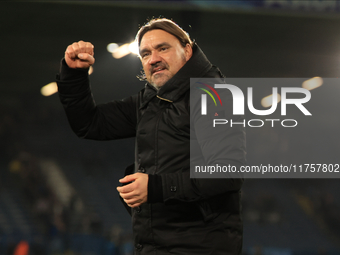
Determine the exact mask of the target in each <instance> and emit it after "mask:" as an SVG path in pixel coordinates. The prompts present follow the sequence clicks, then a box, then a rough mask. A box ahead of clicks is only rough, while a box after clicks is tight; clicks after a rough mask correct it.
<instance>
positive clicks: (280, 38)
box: [0, 0, 340, 255]
mask: <svg viewBox="0 0 340 255" xmlns="http://www.w3.org/2000/svg"><path fill="white" fill-rule="evenodd" d="M153 17H166V18H171V19H173V20H174V21H175V22H176V23H178V24H179V25H180V26H181V27H182V28H183V29H184V30H186V31H187V32H188V33H189V34H190V36H191V38H193V39H195V40H196V42H197V43H198V44H199V46H200V47H201V48H202V50H203V51H204V52H205V54H206V55H207V56H208V58H209V60H210V61H211V62H212V63H213V64H215V65H217V66H219V68H220V69H221V70H222V72H223V73H224V74H225V75H226V76H227V77H235V78H259V77H261V78H265V77H270V78H297V77H299V78H301V77H303V78H306V80H308V79H311V78H313V77H322V78H337V77H338V76H339V73H340V33H339V31H340V1H338V0H301V1H293V0H280V1H278V0H262V1H250V0H249V1H247V0H240V1H209V2H208V1H189V0H188V1H184V0H183V1H143V2H138V1H124V2H123V1H105V2H104V1H53V2H48V1H38V2H31V1H25V2H24V1H22V2H15V1H8V2H1V3H0V21H1V22H0V29H1V30H0V31H1V35H0V38H1V40H0V44H1V49H2V52H1V61H0V70H1V71H0V72H1V81H0V144H1V146H0V254H21V255H23V254H30V255H33V254H37V255H38V254H87V255H90V254H91V255H92V254H98V255H101V254H103V255H104V254H105V255H106V254H114V255H116V254H120V255H122V254H123V255H127V254H132V252H133V244H132V239H131V223H130V217H129V216H128V213H127V212H126V211H125V209H124V207H123V205H122V204H121V203H120V201H119V198H118V194H117V191H116V186H118V185H119V183H118V179H119V178H121V177H122V176H123V173H124V168H125V166H127V165H129V164H130V163H132V162H133V151H134V148H133V146H134V140H133V139H128V140H119V141H110V142H97V141H84V140H81V139H79V138H77V137H76V136H75V135H74V134H73V133H72V131H71V129H70V127H69V125H68V123H67V120H66V116H65V114H64V112H63V109H62V106H61V104H60V103H59V98H58V95H57V93H55V94H53V86H54V85H53V84H52V85H50V87H51V88H52V92H48V93H47V94H51V95H50V96H44V95H43V94H42V91H41V89H42V87H43V86H45V85H47V84H49V83H51V82H54V81H55V75H56V74H57V73H58V70H59V63H60V60H61V59H62V57H63V54H64V51H65V49H66V47H67V46H68V45H69V44H71V43H73V42H75V41H79V40H84V41H90V42H92V43H93V44H94V46H95V58H96V63H95V65H94V66H93V73H92V74H91V76H90V79H91V84H92V90H93V94H94V96H95V99H96V101H97V103H105V102H108V101H110V100H114V99H121V98H124V97H126V96H129V95H131V94H134V93H137V92H138V91H139V90H140V89H142V88H143V86H144V83H143V82H140V81H138V79H137V78H136V75H138V74H140V71H141V64H140V61H139V59H138V58H137V56H136V55H135V54H127V55H126V56H124V57H121V58H115V57H113V55H112V53H110V52H109V51H108V49H107V46H108V45H109V44H110V43H115V44H114V45H113V46H112V45H111V46H112V47H113V49H112V48H111V51H113V50H114V49H115V48H117V47H120V46H122V45H124V44H127V43H131V42H132V41H133V40H134V36H135V34H136V32H137V30H138V29H139V27H140V26H142V25H143V24H144V23H145V22H146V21H147V20H148V19H151V18H153ZM125 47H126V46H125ZM120 49H121V48H120ZM116 53H117V51H116ZM127 53H129V51H127ZM116 57H117V55H116ZM43 93H46V92H43ZM269 94H271V88H268V87H262V86H258V87H256V88H254V102H255V103H254V104H255V107H256V108H258V109H261V105H260V101H261V98H263V97H265V96H267V95H269ZM311 94H312V99H311V100H310V102H308V103H307V104H305V106H306V108H307V109H308V110H309V111H310V112H311V113H312V116H309V117H306V116H304V115H303V114H302V113H301V112H300V111H299V110H297V109H293V107H292V108H289V109H288V111H289V116H287V118H295V119H297V120H298V121H299V125H298V126H297V127H295V128H282V127H280V126H278V127H274V128H272V127H270V125H267V126H265V127H263V128H247V146H248V164H249V165H259V164H261V163H271V164H273V165H280V164H291V163H293V164H304V163H308V164H311V163H319V164H320V163H321V164H323V163H326V164H331V163H332V164H335V163H338V164H339V163H340V162H339V156H340V155H339V151H340V139H339V133H338V132H339V127H340V119H339V113H338V109H339V95H340V86H336V85H332V86H327V84H323V85H322V86H320V87H318V88H315V89H313V90H312V91H311ZM262 109H264V108H262ZM277 111H278V110H277ZM271 117H273V118H281V119H282V116H280V115H279V112H278V113H275V114H273V115H272V116H271ZM257 118H258V117H257ZM339 184H340V181H339V179H247V180H246V181H245V183H244V189H243V193H242V195H243V214H244V215H243V218H244V249H243V254H247V255H252V254H254V255H255V254H256V255H260V254H264V255H266V254H274V255H293V254H294V255H295V254H296V255H298V254H299V255H300V254H301V255H303V254H306V255H307V254H308V255H309V254H312V255H313V254H320V255H321V254H340V192H339V191H340V185H339Z"/></svg>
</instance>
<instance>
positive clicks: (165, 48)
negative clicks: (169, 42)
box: [160, 47, 168, 51]
mask: <svg viewBox="0 0 340 255" xmlns="http://www.w3.org/2000/svg"><path fill="white" fill-rule="evenodd" d="M167 49H168V47H162V48H160V50H161V51H165V50H167Z"/></svg>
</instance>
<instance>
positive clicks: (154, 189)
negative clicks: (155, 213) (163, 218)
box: [148, 174, 163, 203]
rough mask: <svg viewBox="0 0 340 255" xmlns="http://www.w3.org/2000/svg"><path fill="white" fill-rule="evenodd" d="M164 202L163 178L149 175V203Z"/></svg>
mask: <svg viewBox="0 0 340 255" xmlns="http://www.w3.org/2000/svg"><path fill="white" fill-rule="evenodd" d="M162 202H163V185H162V177H161V176H160V175H157V174H149V182H148V203H162Z"/></svg>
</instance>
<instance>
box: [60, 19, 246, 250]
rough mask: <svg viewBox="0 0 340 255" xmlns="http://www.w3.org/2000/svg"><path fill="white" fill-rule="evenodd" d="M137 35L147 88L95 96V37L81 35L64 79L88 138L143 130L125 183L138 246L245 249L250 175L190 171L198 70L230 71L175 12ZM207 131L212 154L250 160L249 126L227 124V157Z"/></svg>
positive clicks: (205, 146)
mask: <svg viewBox="0 0 340 255" xmlns="http://www.w3.org/2000/svg"><path fill="white" fill-rule="evenodd" d="M136 40H137V42H138V45H139V53H140V59H141V62H142V65H143V69H144V73H145V75H144V78H145V79H146V80H147V83H146V85H145V88H144V89H142V90H141V91H140V92H139V94H138V95H134V96H130V97H128V98H125V99H123V100H121V101H113V102H110V103H107V104H103V105H96V104H95V103H94V100H93V98H92V94H91V91H90V87H89V80H88V75H87V69H88V68H89V66H91V65H92V64H93V63H94V57H93V49H94V47H93V45H92V44H91V43H88V42H83V41H80V42H78V43H73V44H72V45H70V46H68V47H67V50H66V52H65V58H64V60H63V61H62V66H61V72H60V75H59V76H58V77H57V82H58V87H59V95H60V99H61V102H62V104H63V105H64V108H65V111H66V114H67V117H68V119H69V122H70V125H71V127H72V129H73V130H74V131H75V133H76V134H77V135H78V136H80V137H82V138H87V139H96V140H110V139H119V138H126V137H136V150H135V163H134V166H133V167H130V168H127V171H126V174H127V175H126V176H125V177H124V178H123V179H121V180H120V182H121V183H122V184H123V186H121V187H117V190H118V192H119V195H120V196H121V198H122V199H123V200H124V202H125V203H126V205H127V206H128V207H129V208H130V209H131V215H132V224H133V233H134V242H135V248H136V250H135V252H136V254H185V255H188V254H224V255H225V254H240V253H241V247H242V222H241V216H240V214H241V209H240V189H241V186H242V182H243V180H242V179H228V178H226V179H191V178H190V173H189V166H190V130H191V131H192V132H193V130H195V123H190V118H189V111H190V109H189V108H190V107H189V87H190V77H212V78H214V77H215V78H220V77H222V74H221V72H220V71H219V69H218V68H216V67H214V66H212V64H211V63H210V62H209V61H208V59H207V58H206V56H205V55H204V54H203V52H202V51H201V50H200V48H199V47H198V46H197V44H196V43H193V42H192V41H191V39H190V38H189V36H188V35H187V33H186V32H185V31H183V30H182V29H181V28H180V27H179V26H177V25H176V24H175V23H174V22H172V21H170V20H168V19H154V20H151V21H150V22H149V23H148V24H146V25H145V26H143V27H142V28H141V29H140V30H139V32H138V33H137V36H136ZM194 132H195V131H194ZM199 133H200V132H197V137H196V138H195V139H197V143H198V144H199V145H200V146H201V148H202V157H203V156H204V157H205V156H206V157H207V158H209V162H210V161H214V162H215V161H216V162H217V160H222V161H223V163H225V164H227V163H228V162H229V163H230V162H232V164H234V165H237V166H240V165H242V164H244V161H245V145H244V143H245V142H244V141H245V138H244V131H243V129H242V128H235V129H234V130H233V131H226V133H227V134H228V136H229V137H230V139H229V140H228V141H227V142H223V146H224V148H225V150H224V151H223V157H221V156H219V159H216V157H215V154H214V155H213V154H212V153H211V142H214V141H209V142H207V141H206V140H204V139H201V136H200V134H199ZM216 142H218V141H216ZM209 153H210V154H209ZM210 159H212V160H210Z"/></svg>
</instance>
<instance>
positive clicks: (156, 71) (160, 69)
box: [152, 67, 166, 74]
mask: <svg viewBox="0 0 340 255" xmlns="http://www.w3.org/2000/svg"><path fill="white" fill-rule="evenodd" d="M165 69H166V68H165V67H157V68H155V69H153V70H152V74H157V73H160V72H162V71H164V70H165Z"/></svg>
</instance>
